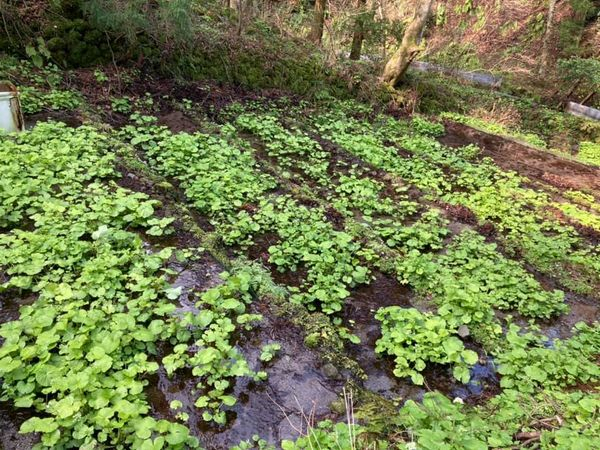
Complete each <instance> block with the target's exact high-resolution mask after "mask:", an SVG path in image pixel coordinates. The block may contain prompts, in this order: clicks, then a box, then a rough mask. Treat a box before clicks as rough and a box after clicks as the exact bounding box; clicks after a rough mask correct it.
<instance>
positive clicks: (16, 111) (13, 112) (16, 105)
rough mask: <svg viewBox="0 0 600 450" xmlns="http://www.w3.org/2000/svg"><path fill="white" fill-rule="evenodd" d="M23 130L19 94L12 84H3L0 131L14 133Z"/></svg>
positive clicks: (0, 104)
mask: <svg viewBox="0 0 600 450" xmlns="http://www.w3.org/2000/svg"><path fill="white" fill-rule="evenodd" d="M23 129H24V122H23V114H22V113H21V103H20V102H19V92H18V91H17V89H16V88H15V87H14V86H13V85H12V84H8V83H2V84H0V130H4V131H6V132H8V133H14V132H18V131H23Z"/></svg>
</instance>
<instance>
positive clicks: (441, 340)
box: [375, 306, 478, 384]
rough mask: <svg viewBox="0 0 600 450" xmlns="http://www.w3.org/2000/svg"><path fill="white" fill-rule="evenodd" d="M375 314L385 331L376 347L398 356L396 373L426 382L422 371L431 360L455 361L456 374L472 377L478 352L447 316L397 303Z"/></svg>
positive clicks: (459, 376) (466, 380)
mask: <svg viewBox="0 0 600 450" xmlns="http://www.w3.org/2000/svg"><path fill="white" fill-rule="evenodd" d="M375 318H376V319H377V320H379V321H380V322H381V335H382V337H381V339H379V340H378V341H377V345H376V347H375V351H376V352H377V353H387V354H389V355H392V356H394V362H395V363H396V368H395V369H394V375H396V376H397V377H408V376H410V377H411V379H412V382H413V383H415V384H423V382H424V381H425V380H424V378H423V375H422V374H421V372H422V371H423V370H424V369H425V367H426V366H427V363H428V362H430V363H438V364H451V365H452V366H453V370H452V374H453V376H454V378H456V379H457V380H460V381H462V382H463V383H466V382H468V381H469V379H470V372H469V366H471V365H473V364H475V363H476V362H477V361H478V356H477V353H475V352H474V351H472V350H466V349H465V348H464V345H463V343H462V341H461V340H460V339H459V338H458V336H457V334H456V330H455V329H453V328H452V327H451V326H450V325H449V324H448V323H447V322H446V321H445V320H444V319H442V318H441V317H438V316H435V315H433V314H431V313H421V312H419V311H418V310H416V309H414V308H408V309H403V308H400V307H397V306H390V307H387V308H381V309H380V310H379V311H377V314H376V315H375Z"/></svg>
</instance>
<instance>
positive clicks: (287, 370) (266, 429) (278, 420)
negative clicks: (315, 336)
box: [147, 302, 344, 450]
mask: <svg viewBox="0 0 600 450" xmlns="http://www.w3.org/2000/svg"><path fill="white" fill-rule="evenodd" d="M252 312H258V313H261V314H263V317H264V319H263V321H262V322H260V323H259V324H258V326H257V327H255V328H254V329H253V330H252V332H251V333H249V334H248V335H247V336H248V338H242V339H240V341H239V343H238V349H239V350H240V351H241V352H242V353H243V354H244V356H245V357H246V359H247V361H248V362H249V365H250V367H251V369H253V370H257V371H258V370H266V371H267V373H268V374H269V378H268V380H266V381H264V382H254V381H253V380H251V379H249V378H239V379H237V380H234V382H235V386H234V388H233V392H232V395H235V396H236V397H237V398H238V403H236V405H234V406H233V407H230V408H227V417H228V423H227V425H226V426H224V427H221V428H218V427H211V426H209V425H207V423H206V422H204V421H203V420H202V416H201V411H200V410H199V409H198V408H196V407H195V406H194V402H195V400H196V396H197V393H194V391H195V381H194V377H192V376H191V374H189V373H188V374H185V373H180V374H178V375H176V376H174V377H173V378H171V379H169V378H168V377H167V375H166V373H165V372H164V371H163V370H162V369H161V370H160V371H159V372H158V374H157V375H156V376H154V377H153V379H152V380H151V386H150V388H149V389H148V391H147V394H148V397H149V399H150V402H151V405H152V411H153V414H154V415H155V416H156V417H159V418H167V419H170V420H174V414H175V413H174V412H173V411H172V410H171V409H170V408H169V403H170V402H171V401H173V400H179V401H181V402H182V403H183V407H182V408H181V409H180V410H179V411H180V412H185V413H187V414H189V421H188V426H189V427H190V429H191V431H192V433H193V434H194V435H196V436H198V438H199V439H200V441H201V443H202V445H203V447H204V448H207V449H215V450H216V449H224V448H230V447H231V446H233V445H236V444H238V443H239V442H240V441H242V440H246V439H251V438H252V436H253V435H255V434H260V436H261V437H262V438H263V439H266V440H267V441H268V442H270V443H272V444H278V443H279V442H280V441H281V440H282V439H295V438H297V437H299V436H300V435H301V434H302V433H304V432H306V428H307V425H308V424H309V423H310V424H311V425H312V424H314V423H316V422H318V421H319V420H322V419H325V418H332V419H335V418H337V416H336V414H334V413H332V412H331V409H330V405H331V403H333V402H336V401H337V400H338V399H339V394H340V393H341V392H342V389H343V384H344V383H343V380H341V379H334V378H332V377H330V376H329V375H330V373H328V372H327V370H326V369H324V366H323V365H322V362H321V361H320V358H319V356H318V354H316V353H315V352H313V351H311V350H308V349H307V348H306V347H305V346H304V343H303V338H302V336H303V333H302V331H301V330H300V329H297V328H296V327H294V326H293V325H292V324H290V323H289V322H288V321H287V320H285V319H282V318H279V317H275V316H273V315H272V314H271V313H270V312H269V306H268V305H266V304H264V303H260V302H259V303H257V304H255V305H254V307H253V311H252ZM270 343H279V344H280V345H281V350H280V351H279V352H278V353H277V355H276V356H275V358H274V359H273V360H272V361H271V362H269V363H266V364H265V363H263V362H260V361H259V355H260V353H261V348H262V346H264V345H265V344H270Z"/></svg>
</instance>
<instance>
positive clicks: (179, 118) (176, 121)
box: [158, 111, 199, 133]
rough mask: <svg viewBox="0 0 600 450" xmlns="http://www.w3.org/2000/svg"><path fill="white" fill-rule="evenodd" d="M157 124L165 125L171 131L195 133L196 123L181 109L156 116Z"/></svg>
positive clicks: (196, 129)
mask: <svg viewBox="0 0 600 450" xmlns="http://www.w3.org/2000/svg"><path fill="white" fill-rule="evenodd" d="M158 124H159V125H164V126H166V127H167V128H168V129H169V130H171V131H172V132H173V133H181V132H185V133H195V132H196V131H198V128H199V127H198V125H196V123H195V122H194V121H193V120H192V119H190V118H189V117H187V116H186V115H185V114H183V113H182V112H181V111H171V112H170V113H168V114H165V115H164V116H161V117H159V118H158Z"/></svg>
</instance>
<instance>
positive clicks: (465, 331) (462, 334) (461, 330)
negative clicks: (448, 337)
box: [458, 325, 471, 338]
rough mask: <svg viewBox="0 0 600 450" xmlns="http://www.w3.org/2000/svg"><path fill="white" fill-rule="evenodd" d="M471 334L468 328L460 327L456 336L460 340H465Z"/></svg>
mask: <svg viewBox="0 0 600 450" xmlns="http://www.w3.org/2000/svg"><path fill="white" fill-rule="evenodd" d="M470 334H471V332H470V331H469V327H468V326H466V325H461V326H460V327H458V335H459V336H460V337H461V338H466V337H467V336H469V335H470Z"/></svg>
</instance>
